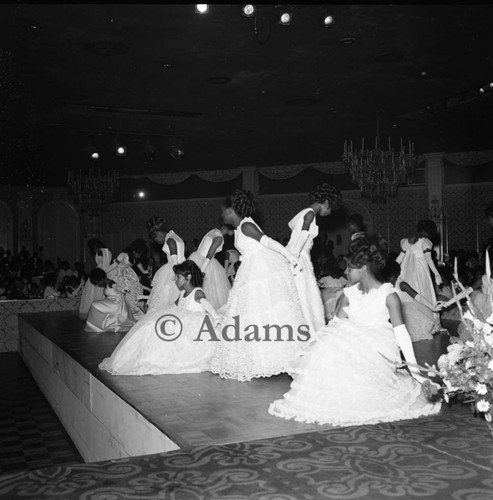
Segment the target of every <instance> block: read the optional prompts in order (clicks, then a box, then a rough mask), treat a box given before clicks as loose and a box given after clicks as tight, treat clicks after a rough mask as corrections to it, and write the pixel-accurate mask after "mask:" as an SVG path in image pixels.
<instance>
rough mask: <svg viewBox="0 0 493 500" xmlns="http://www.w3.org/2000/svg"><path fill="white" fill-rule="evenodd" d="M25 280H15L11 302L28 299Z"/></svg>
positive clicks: (11, 291)
mask: <svg viewBox="0 0 493 500" xmlns="http://www.w3.org/2000/svg"><path fill="white" fill-rule="evenodd" d="M25 286H26V285H25V283H24V280H22V279H21V278H14V283H13V286H12V289H11V290H10V300H25V299H27V298H28V296H27V294H26V290H25Z"/></svg>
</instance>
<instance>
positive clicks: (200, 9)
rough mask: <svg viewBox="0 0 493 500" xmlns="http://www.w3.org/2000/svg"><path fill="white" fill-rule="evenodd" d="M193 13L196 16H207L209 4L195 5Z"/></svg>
mask: <svg viewBox="0 0 493 500" xmlns="http://www.w3.org/2000/svg"><path fill="white" fill-rule="evenodd" d="M195 12H196V13H197V14H207V13H208V12H209V4H207V3H198V4H195Z"/></svg>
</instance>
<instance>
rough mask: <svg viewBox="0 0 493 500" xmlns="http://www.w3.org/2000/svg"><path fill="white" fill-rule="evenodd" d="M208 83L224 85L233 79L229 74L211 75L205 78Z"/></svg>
mask: <svg viewBox="0 0 493 500" xmlns="http://www.w3.org/2000/svg"><path fill="white" fill-rule="evenodd" d="M207 81H208V82H209V83H213V84H214V85H225V84H227V83H231V82H232V81H233V79H232V78H230V77H229V76H212V77H211V78H207Z"/></svg>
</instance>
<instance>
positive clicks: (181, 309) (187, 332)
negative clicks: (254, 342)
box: [99, 260, 219, 375]
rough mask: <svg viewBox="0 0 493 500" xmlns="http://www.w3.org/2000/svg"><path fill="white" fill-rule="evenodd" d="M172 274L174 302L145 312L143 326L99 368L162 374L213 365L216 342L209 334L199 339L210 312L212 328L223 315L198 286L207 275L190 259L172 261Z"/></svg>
mask: <svg viewBox="0 0 493 500" xmlns="http://www.w3.org/2000/svg"><path fill="white" fill-rule="evenodd" d="M173 273H174V283H175V286H176V288H177V290H178V293H179V296H178V299H177V301H176V304H173V305H169V306H167V307H166V308H164V309H163V310H156V309H153V310H152V311H149V312H147V314H146V315H145V317H144V318H143V319H142V320H141V321H139V325H140V326H139V328H133V329H132V330H130V332H128V333H127V335H126V336H125V337H124V338H123V340H122V341H121V342H120V343H119V344H118V346H117V347H116V349H115V350H114V352H113V354H112V355H111V357H109V358H106V359H104V360H103V361H102V362H101V363H100V365H99V368H100V369H101V370H105V371H108V372H110V373H112V374H114V375H162V374H167V373H173V374H177V373H200V372H203V371H206V370H207V369H208V368H209V360H210V357H211V356H212V353H213V351H214V349H215V347H216V345H217V343H218V342H210V341H208V340H207V338H208V337H207V336H206V337H207V338H205V337H204V339H203V340H202V341H198V340H196V339H197V338H202V337H201V335H200V331H201V329H202V326H203V324H204V321H205V318H206V315H207V316H209V319H210V323H209V327H211V326H212V327H214V324H215V322H216V320H217V319H218V318H219V317H218V316H217V313H216V311H215V310H214V308H213V307H212V305H211V304H210V303H209V302H208V301H207V299H206V298H205V295H204V292H203V290H202V288H200V285H201V284H202V281H203V276H204V275H203V273H202V272H201V271H200V269H199V268H198V266H197V265H196V264H195V262H193V261H191V260H186V261H184V262H183V263H181V264H177V265H175V266H173Z"/></svg>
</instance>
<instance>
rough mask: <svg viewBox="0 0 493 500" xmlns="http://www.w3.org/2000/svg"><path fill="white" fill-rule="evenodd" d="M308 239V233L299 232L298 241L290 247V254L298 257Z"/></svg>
mask: <svg viewBox="0 0 493 500" xmlns="http://www.w3.org/2000/svg"><path fill="white" fill-rule="evenodd" d="M309 237H310V233H309V232H308V231H306V230H304V231H301V233H300V235H299V236H298V239H297V240H296V242H295V244H294V245H293V246H292V252H293V255H294V256H295V257H299V256H300V254H301V252H302V250H303V247H304V246H305V245H306V242H307V241H308V238H309Z"/></svg>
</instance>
